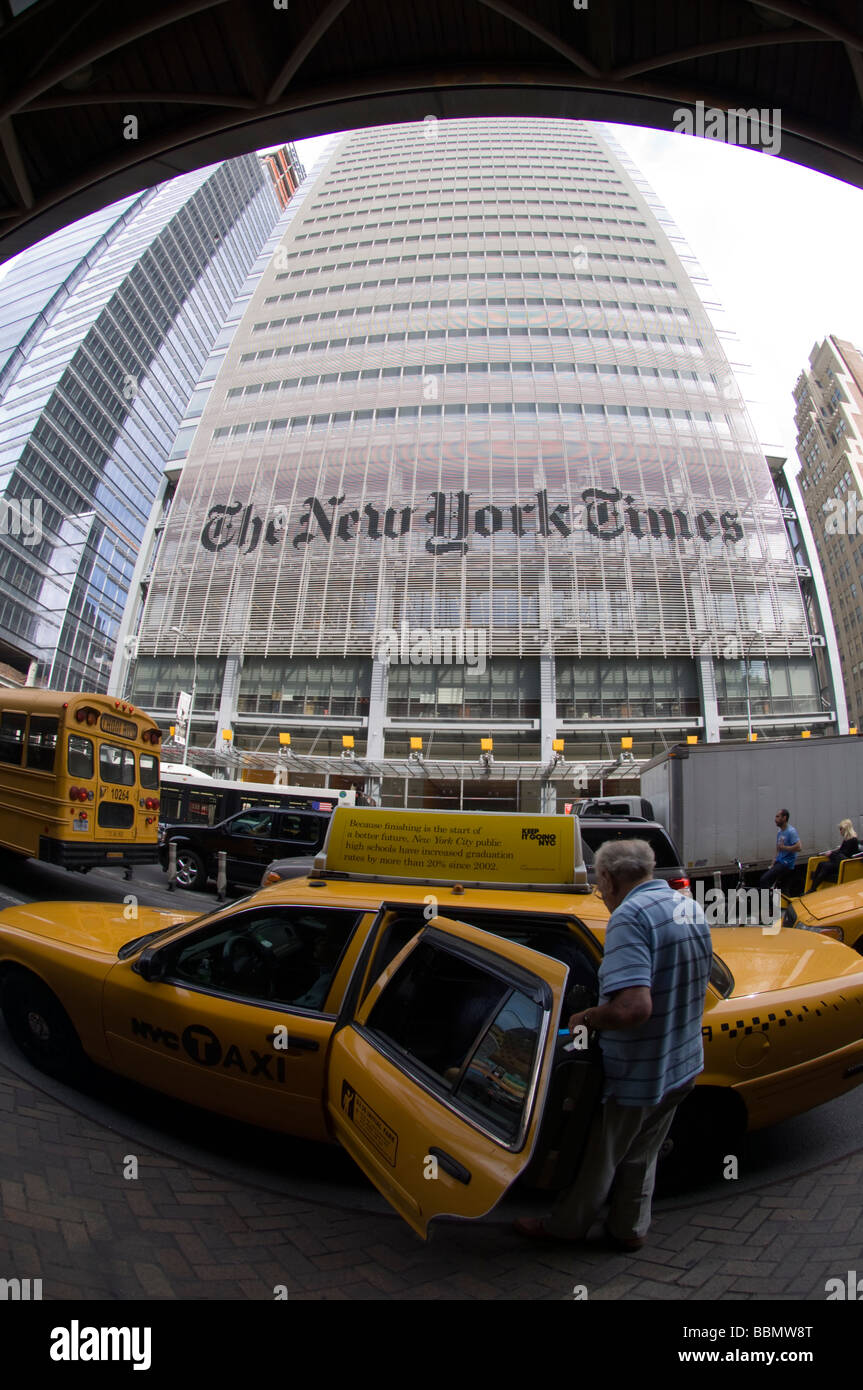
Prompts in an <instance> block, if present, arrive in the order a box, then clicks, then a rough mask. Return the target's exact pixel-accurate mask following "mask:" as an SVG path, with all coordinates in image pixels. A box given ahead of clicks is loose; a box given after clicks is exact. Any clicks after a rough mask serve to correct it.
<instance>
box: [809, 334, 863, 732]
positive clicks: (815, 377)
mask: <svg viewBox="0 0 863 1390" xmlns="http://www.w3.org/2000/svg"><path fill="white" fill-rule="evenodd" d="M794 400H795V402H796V406H797V411H796V416H795V420H796V424H797V455H798V457H799V459H800V473H799V475H798V482H799V485H800V489H801V491H802V493H803V497H804V499H805V504H806V512H807V515H808V517H809V522H810V525H811V527H812V533H813V536H814V538H815V545H816V548H817V551H818V557H819V559H820V561H821V568H822V570H823V573H824V580H825V583H826V585H827V595H828V598H829V600H830V607H831V610H832V613H833V623H834V626H835V629H836V637H837V641H838V645H839V656H840V660H841V664H842V677H843V679H844V682H845V694H846V698H847V701H848V709H849V714H850V716H851V722H852V724H856V725H858V726H859V725H860V724H861V722H863V353H861V351H860V349H859V348H856V347H854V345H853V344H852V343H847V342H844V341H843V340H842V339H841V338H836V337H833V336H832V335H831V336H830V337H828V338H825V339H824V341H823V342H822V343H816V344H815V346H814V347H813V349H812V351H811V353H810V354H809V368H808V370H804V371H803V372H801V374H800V376H799V378H798V380H797V383H796V385H795V387H794Z"/></svg>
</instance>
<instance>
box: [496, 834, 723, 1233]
mask: <svg viewBox="0 0 863 1390" xmlns="http://www.w3.org/2000/svg"><path fill="white" fill-rule="evenodd" d="M595 863H596V885H597V889H598V891H599V893H600V894H601V896H602V900H603V902H604V903H605V905H606V907H607V908H608V909H609V911H610V913H611V917H610V919H609V922H608V926H607V928H606V936H605V954H604V956H603V960H602V964H601V966H600V969H599V988H600V998H599V1003H598V1004H597V1005H596V1006H595V1007H593V1008H590V1009H586V1010H584V1011H583V1012H582V1013H577V1014H573V1016H572V1017H571V1018H570V1020H569V1027H570V1031H571V1032H574V1031H575V1029H576V1028H578V1027H579V1025H584V1026H585V1027H586V1028H587V1029H588V1030H589V1031H591V1032H592V1031H594V1030H597V1031H598V1032H599V1043H600V1047H601V1050H602V1060H603V1068H604V1073H605V1089H604V1093H603V1102H602V1104H601V1105H600V1106H599V1108H598V1110H597V1113H596V1115H595V1116H594V1118H593V1121H592V1124H591V1130H590V1135H589V1137H588V1141H587V1147H586V1150H585V1154H584V1158H583V1161H582V1164H581V1168H580V1170H579V1173H578V1177H577V1180H576V1181H575V1183H574V1184H573V1186H572V1187H571V1188H569V1189H568V1190H567V1191H565V1192H563V1193H562V1194H561V1195H560V1197H559V1198H558V1200H557V1203H556V1205H555V1207H554V1210H553V1212H552V1216H551V1219H550V1221H548V1222H542V1221H537V1220H535V1219H532V1218H531V1219H527V1220H521V1221H517V1222H516V1223H515V1226H516V1230H517V1231H518V1232H519V1234H520V1235H524V1236H532V1237H538V1238H549V1239H554V1240H582V1239H584V1238H585V1237H586V1236H587V1233H588V1231H589V1230H590V1227H591V1225H592V1224H593V1222H594V1220H595V1218H596V1217H597V1216H598V1215H599V1212H600V1210H601V1208H602V1206H603V1203H604V1202H605V1200H606V1198H608V1197H609V1194H610V1206H609V1212H608V1217H607V1220H606V1227H605V1231H606V1235H607V1237H608V1239H609V1240H610V1241H611V1243H612V1244H613V1245H614V1246H615V1248H617V1249H620V1250H639V1249H640V1248H641V1246H642V1245H643V1244H644V1241H645V1237H646V1235H647V1231H648V1229H649V1227H650V1210H651V1199H652V1197H653V1187H654V1182H655V1179H656V1160H657V1157H658V1154H659V1150H660V1148H661V1147H662V1143H663V1140H664V1139H665V1137H666V1135H667V1134H668V1131H669V1129H670V1128H671V1122H672V1120H673V1119H674V1112H675V1110H676V1109H677V1107H678V1105H679V1104H680V1102H681V1101H682V1100H683V1099H684V1097H685V1096H686V1095H688V1093H689V1092H690V1091H691V1090H692V1087H693V1086H694V1084H695V1078H696V1076H697V1075H698V1073H699V1072H700V1071H701V1070H702V1068H703V1066H704V1053H703V1049H702V1043H701V1024H702V1013H703V1010H704V997H705V994H706V992H707V979H708V975H709V973H710V962H711V956H712V946H711V941H710V931H709V929H708V927H707V923H706V921H705V917H704V913H703V912H702V910H701V908H700V907H699V905H698V903H696V902H695V901H693V900H683V901H682V900H681V895H680V894H679V893H676V892H675V891H674V890H673V889H672V888H669V886H668V884H667V883H666V882H665V881H664V880H663V879H655V878H654V877H653V871H654V868H655V860H654V857H653V851H652V849H651V848H650V846H649V845H648V844H647V843H646V841H644V840H610V841H609V842H608V843H607V844H604V845H603V846H602V848H601V849H600V850H599V852H598V853H597V856H596V861H595ZM681 909H682V910H681Z"/></svg>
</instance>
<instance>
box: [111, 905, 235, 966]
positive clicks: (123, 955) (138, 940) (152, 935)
mask: <svg viewBox="0 0 863 1390" xmlns="http://www.w3.org/2000/svg"><path fill="white" fill-rule="evenodd" d="M221 910H222V909H221V908H220V909H219V911H221ZM215 915H216V914H215V912H202V913H201V914H200V916H198V917H190V918H189V920H188V922H171V924H170V925H169V926H167V927H159V928H158V930H157V931H148V932H145V933H144V935H143V936H134V937H133V938H132V940H131V941H125V942H124V943H123V945H122V946H121V947H120V949H119V951H118V952H117V959H118V960H128V958H129V956H133V955H134V954H135V952H136V951H137V950H139V949H140V947H142V946H146V945H147V943H148V942H150V941H158V939H159V937H160V936H167V935H168V933H169V932H172V931H176V930H177V927H195V926H197V925H198V923H199V922H205V921H206V920H207V918H208V917H215Z"/></svg>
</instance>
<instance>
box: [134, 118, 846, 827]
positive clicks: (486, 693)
mask: <svg viewBox="0 0 863 1390" xmlns="http://www.w3.org/2000/svg"><path fill="white" fill-rule="evenodd" d="M301 193H302V196H303V202H302V205H301V206H298V207H297V208H296V210H295V215H294V217H293V219H292V221H291V223H290V226H289V227H288V228H287V229H286V231H285V234H284V236H283V238H282V240H281V243H280V245H279V246H278V248H277V249H276V250H275V253H274V255H273V257H272V259H271V261H270V264H269V266H268V268H267V270H266V272H265V273H264V275H263V276H262V278H261V280H260V283H259V284H258V287H257V289H256V291H255V293H254V294H253V296H252V298H251V301H250V303H249V306H248V309H247V311H246V312H245V314H244V316H243V318H242V321H241V323H240V325H239V327H238V329H237V332H236V334H235V335H234V338H233V340H232V342H231V345H230V348H229V349H228V352H227V353H226V356H225V360H224V365H223V366H222V368H221V370H220V371H219V373H218V375H217V377H216V379H215V381H214V382H213V385H212V389H211V391H210V394H209V398H208V399H207V401H206V404H205V405H204V407H203V414H202V416H201V419H200V422H199V424H198V425H197V429H196V431H195V433H194V438H193V439H192V440H191V443H190V447H189V451H188V456H187V458H186V461H185V465H184V468H183V473H182V477H181V479H180V482H179V486H178V490H177V494H176V498H175V500H174V503H173V506H172V509H171V512H170V515H169V516H168V518H167V522H166V528H165V535H164V541H163V544H162V547H161V552H160V556H159V562H158V565H157V567H156V570H155V572H154V574H153V577H152V582H151V585H150V590H149V597H148V603H147V608H146V612H145V614H144V620H143V623H142V626H141V632H140V642H139V645H138V661H137V665H136V668H135V671H134V675H133V684H132V693H133V696H134V698H135V699H136V700H137V701H138V702H139V703H141V704H143V705H144V706H145V707H147V708H150V709H152V710H153V711H154V712H156V713H158V714H159V715H166V714H168V713H170V711H172V710H173V709H174V708H175V706H176V687H177V679H178V674H177V666H176V662H177V660H178V659H179V658H182V659H183V661H184V662H185V663H186V664H188V665H189V670H188V672H186V676H185V678H186V680H187V681H188V680H190V679H191V677H192V662H193V661H194V673H195V675H196V677H197V682H198V684H197V690H198V709H199V710H200V712H201V715H202V716H203V715H204V713H205V712H206V714H207V719H208V723H209V727H210V728H211V729H213V731H214V735H215V728H216V727H217V726H218V725H221V724H223V723H224V722H225V720H226V719H229V720H230V722H231V723H232V725H233V727H234V746H235V747H237V748H239V749H243V748H246V749H261V750H264V751H270V752H272V751H273V750H274V749H277V747H278V739H277V734H278V732H279V730H282V731H288V732H290V733H291V738H292V745H291V746H292V749H294V750H295V751H296V752H297V753H305V754H307V755H308V757H309V758H310V759H312V761H308V762H306V763H305V766H306V767H308V768H309V769H313V770H316V771H317V772H318V773H319V774H320V773H323V774H330V775H332V774H335V773H337V772H338V771H339V770H341V771H353V770H354V768H357V769H364V770H365V771H366V772H368V773H369V775H370V777H371V778H372V780H377V781H378V782H379V783H382V792H383V796H384V798H385V799H391V798H398V800H399V801H400V802H401V801H402V800H403V799H407V800H408V801H410V802H412V803H413V804H417V803H418V802H421V801H425V802H427V803H429V804H442V805H460V804H464V805H471V804H486V803H488V802H489V801H493V802H495V804H498V805H501V806H503V805H515V804H519V805H523V806H531V805H535V804H536V802H537V797H538V788H539V786H540V784H541V783H542V781H543V779H544V778H545V779H546V780H547V777H548V775H550V772H551V770H552V769H553V765H554V756H555V749H554V744H555V742H556V741H558V742H559V741H560V740H563V741H564V745H565V750H566V756H567V758H568V759H572V758H580V759H583V760H585V761H587V762H593V763H595V764H600V763H602V761H603V760H608V759H609V758H613V757H614V756H615V755H616V754H617V752H618V750H619V748H620V739H621V736H625V737H627V738H631V739H632V741H633V749H634V752H635V753H636V754H637V755H640V756H643V757H647V756H649V755H650V754H652V753H654V752H658V751H661V749H662V747H663V746H664V745H665V744H667V743H669V742H672V741H676V740H678V739H679V738H681V737H683V736H686V735H694V736H698V737H700V738H702V739H703V738H707V739H711V740H715V739H718V738H720V737H723V738H726V737H745V736H746V732H747V729H748V727H750V726H751V725H752V724H753V721H754V722H755V724H756V725H757V727H758V728H760V729H763V730H764V731H766V732H771V731H776V732H778V731H780V730H783V729H784V730H792V729H793V728H795V727H800V726H801V724H803V723H805V724H806V725H807V726H810V725H811V726H812V727H813V728H816V727H817V726H819V725H820V726H822V727H823V726H824V725H825V724H827V723H829V719H830V715H829V713H828V712H825V711H824V710H823V707H822V702H821V700H820V698H819V696H818V690H817V681H816V675H815V668H814V663H813V660H812V654H811V643H810V634H809V631H808V627H807V623H806V618H805V614H804V608H803V603H802V600H801V595H800V589H799V584H798V579H797V573H796V569H795V562H794V557H793V556H792V554H791V551H790V548H789V544H788V540H787V536H786V533H785V529H784V525H783V519H782V515H781V512H780V509H779V505H778V502H777V499H776V495H775V492H774V489H773V486H772V482H771V478H770V473H769V469H768V467H767V464H766V462H765V459H764V456H763V454H762V453H761V451H760V450H759V448H758V445H757V443H756V440H755V436H754V433H753V430H752V427H751V425H750V423H749V420H748V417H747V414H746V410H745V407H744V404H743V401H742V398H741V396H740V393H739V390H738V388H737V385H736V383H735V381H734V378H733V375H732V373H731V370H730V368H729V365H728V362H727V360H726V357H725V354H724V352H723V350H722V346H721V344H720V341H719V339H718V337H717V334H716V332H715V330H714V328H713V326H712V325H711V322H710V319H709V317H708V315H707V312H706V310H705V308H704V306H703V304H702V302H701V300H700V298H699V295H698V293H697V291H696V288H695V284H694V283H693V280H692V279H691V278H690V275H689V273H688V271H687V268H686V265H685V264H684V261H683V260H682V258H681V254H679V253H678V250H677V243H676V242H675V241H673V240H672V239H671V237H670V235H669V234H668V232H667V231H666V226H667V225H668V224H667V219H666V218H665V215H664V214H663V213H662V210H661V209H657V208H656V206H655V203H654V200H653V199H652V195H650V192H649V190H647V189H646V188H645V187H644V186H643V184H642V182H641V180H640V179H639V177H638V174H637V172H636V171H633V170H631V168H630V167H629V165H628V161H626V160H625V158H624V157H623V156H621V155H619V154H618V153H616V151H615V149H614V147H613V146H612V144H611V143H610V141H609V139H608V138H607V137H605V136H603V135H602V134H600V133H599V131H598V130H597V129H596V128H594V127H589V126H587V125H585V124H582V123H578V122H563V121H560V122H557V121H544V120H521V119H519V120H510V119H501V120H481V121H463V120H458V121H446V122H438V121H434V120H429V121H426V122H423V123H421V124H420V125H419V126H417V125H412V126H392V127H385V128H376V129H373V130H368V131H360V132H356V133H353V134H350V135H346V136H344V137H342V138H340V139H339V140H338V142H337V143H336V145H335V147H334V148H333V150H332V152H331V153H330V154H329V156H328V157H327V159H326V161H325V162H324V163H323V165H322V167H321V168H320V169H319V170H318V171H317V172H316V173H315V175H314V176H313V177H312V178H310V179H309V180H308V182H307V184H306V185H305V186H304V188H303V190H302V191H301ZM177 628H179V629H180V630H181V631H182V633H183V634H185V635H186V637H187V639H188V644H187V645H186V646H185V648H184V647H183V646H182V645H178V636H177V631H176V630H177ZM435 633H437V637H436V636H435ZM441 634H447V635H446V637H445V638H444V636H442V635H441ZM480 639H481V640H480ZM480 648H481V654H480ZM187 688H188V687H187ZM214 735H213V736H214ZM345 736H347V737H349V738H353V740H354V754H355V755H356V756H357V758H358V759H359V761H358V762H356V763H352V762H351V761H350V759H343V757H342V739H343V737H345ZM481 737H482V738H485V739H486V740H488V739H491V740H492V750H493V751H492V750H490V751H491V756H490V757H486V758H485V759H484V760H483V761H482V762H481V761H480V750H481V741H480V740H481ZM412 739H413V740H421V741H422V759H423V760H424V761H423V765H422V767H421V768H418V767H417V766H416V763H417V760H416V758H415V759H414V760H413V765H412V766H411V767H409V762H410V761H411V760H410V757H409V754H410V750H411V748H412V747H414V749H416V746H415V744H414V745H412V744H411V740H412ZM211 741H212V740H211ZM414 773H416V774H417V776H416V777H413V774H414ZM409 775H410V776H411V779H412V780H411V782H410V786H409V785H408V781H407V780H404V785H402V779H407V778H408V776H409ZM477 781H481V782H482V786H479V787H478V786H467V784H468V783H475V782H477ZM466 787H467V789H466ZM570 795H571V792H570ZM549 800H550V798H549V797H548V795H546V796H544V797H543V804H545V805H548V804H549Z"/></svg>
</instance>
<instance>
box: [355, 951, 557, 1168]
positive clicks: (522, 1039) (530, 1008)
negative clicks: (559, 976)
mask: <svg viewBox="0 0 863 1390" xmlns="http://www.w3.org/2000/svg"><path fill="white" fill-rule="evenodd" d="M544 1018H545V1011H544V1009H543V1007H542V1005H541V1004H540V1003H539V1002H537V1001H536V1000H535V999H532V998H530V996H529V995H527V994H526V993H525V992H524V990H521V989H519V988H517V987H515V986H513V985H512V984H510V983H508V982H507V980H505V979H503V978H501V977H499V976H497V975H493V974H491V973H490V972H489V971H487V970H484V969H483V968H482V967H481V966H479V965H476V964H474V962H473V961H469V960H466V959H465V958H464V957H463V956H461V955H459V954H457V953H455V952H452V953H451V952H449V951H446V950H443V949H441V948H439V947H437V946H434V945H431V944H430V943H428V942H420V943H419V945H418V946H417V947H415V949H414V950H413V951H412V952H411V954H410V955H409V957H408V959H407V960H406V961H405V963H404V965H403V966H402V967H401V969H400V970H398V971H397V972H396V974H395V975H394V976H393V978H392V980H391V981H390V982H389V983H388V984H387V985H386V987H385V988H384V989H383V990H382V992H381V995H380V997H379V998H378V1000H377V1001H376V1003H375V1004H374V1006H373V1008H372V1010H371V1013H370V1014H369V1017H368V1021H367V1023H366V1025H365V1029H364V1031H365V1032H367V1033H368V1034H370V1035H372V1036H373V1037H374V1036H377V1037H378V1038H380V1039H381V1041H382V1042H384V1043H386V1044H389V1046H390V1047H395V1048H396V1049H397V1050H398V1052H399V1053H401V1055H402V1057H403V1058H404V1059H405V1060H407V1061H408V1062H410V1063H413V1064H414V1066H413V1067H412V1068H411V1069H412V1070H415V1072H416V1074H417V1075H418V1077H419V1078H420V1079H423V1078H425V1079H427V1080H429V1081H431V1082H432V1085H433V1089H436V1090H443V1092H444V1095H445V1096H447V1098H448V1099H449V1101H450V1103H451V1104H452V1105H454V1106H455V1107H456V1108H457V1109H459V1110H461V1111H462V1113H463V1114H464V1116H465V1118H467V1119H471V1120H474V1121H475V1122H476V1124H477V1125H478V1126H479V1127H481V1128H482V1129H484V1130H485V1131H487V1132H488V1133H490V1134H491V1135H492V1136H493V1137H495V1138H497V1139H500V1140H501V1141H502V1142H503V1143H505V1144H507V1145H509V1146H514V1145H515V1146H517V1145H518V1143H519V1142H521V1140H522V1138H523V1135H524V1131H525V1127H526V1122H527V1114H528V1101H529V1099H530V1095H531V1091H532V1081H533V1077H534V1074H535V1071H536V1066H537V1060H538V1055H539V1041H540V1038H541V1035H542V1029H543V1022H544Z"/></svg>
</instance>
